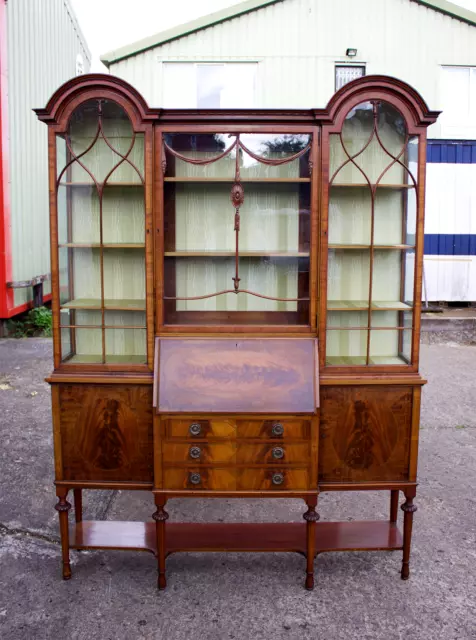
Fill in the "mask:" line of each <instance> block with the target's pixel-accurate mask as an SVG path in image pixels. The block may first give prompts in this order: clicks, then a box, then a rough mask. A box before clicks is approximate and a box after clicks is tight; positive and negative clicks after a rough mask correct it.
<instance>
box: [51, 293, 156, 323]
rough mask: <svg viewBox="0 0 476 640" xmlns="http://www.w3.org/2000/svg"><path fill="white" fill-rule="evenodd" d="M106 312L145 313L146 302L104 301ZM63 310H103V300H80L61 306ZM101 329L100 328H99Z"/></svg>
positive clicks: (128, 300) (126, 300)
mask: <svg viewBox="0 0 476 640" xmlns="http://www.w3.org/2000/svg"><path fill="white" fill-rule="evenodd" d="M104 308H105V309H106V311H145V300H131V299H112V298H105V299H104ZM61 309H99V310H100V309H101V299H100V298H99V299H97V298H78V299H77V300H70V301H69V302H64V303H63V304H62V305H61ZM99 328H100V327H99Z"/></svg>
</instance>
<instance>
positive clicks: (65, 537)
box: [55, 489, 71, 580]
mask: <svg viewBox="0 0 476 640" xmlns="http://www.w3.org/2000/svg"><path fill="white" fill-rule="evenodd" d="M56 495H57V496H58V502H57V503H56V505H55V509H56V511H57V512H58V515H59V523H60V535H61V555H62V558H63V580H69V579H70V578H71V565H70V563H69V529H68V512H69V510H70V509H71V504H70V503H69V502H68V501H67V500H66V496H67V495H68V489H58V490H57V492H56Z"/></svg>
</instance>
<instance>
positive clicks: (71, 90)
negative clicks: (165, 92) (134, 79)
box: [35, 73, 157, 130]
mask: <svg viewBox="0 0 476 640" xmlns="http://www.w3.org/2000/svg"><path fill="white" fill-rule="evenodd" d="M97 98H102V99H107V100H111V101H113V102H116V103H117V104H119V105H120V106H121V107H122V108H123V109H124V111H125V112H126V113H127V115H128V116H129V118H130V120H131V122H132V126H133V127H134V129H136V130H139V129H140V128H141V125H143V124H144V123H146V122H151V121H153V120H155V119H156V118H157V114H156V113H154V111H153V110H152V109H150V108H149V106H148V105H147V103H146V101H145V100H144V98H143V97H142V96H141V94H140V93H139V92H138V91H137V89H135V88H134V87H133V86H131V85H130V84H129V83H128V82H125V81H124V80H122V79H121V78H116V77H115V76H110V75H107V74H103V73H90V74H87V75H83V76H78V77H76V78H73V79H71V80H68V82H65V84H63V85H61V87H59V89H57V90H56V91H55V93H54V94H53V95H52V96H51V98H50V99H49V101H48V104H47V105H46V107H45V108H43V109H35V113H36V115H37V116H38V119H39V120H41V121H42V122H45V123H46V124H53V125H59V127H60V128H66V127H67V125H68V122H69V119H70V117H71V115H72V113H73V112H74V111H75V109H77V107H78V106H79V105H81V104H83V103H84V102H87V101H88V100H94V99H97Z"/></svg>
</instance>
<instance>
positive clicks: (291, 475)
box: [236, 467, 309, 491]
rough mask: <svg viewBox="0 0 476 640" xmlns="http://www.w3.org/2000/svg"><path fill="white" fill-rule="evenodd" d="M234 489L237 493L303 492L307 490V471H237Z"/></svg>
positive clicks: (274, 468)
mask: <svg viewBox="0 0 476 640" xmlns="http://www.w3.org/2000/svg"><path fill="white" fill-rule="evenodd" d="M236 488H237V490H238V491H293V490H305V489H308V488H309V471H308V470H307V469H286V468H285V467H271V468H266V469H259V468H258V469H238V471H237V487H236Z"/></svg>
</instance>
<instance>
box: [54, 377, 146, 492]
mask: <svg viewBox="0 0 476 640" xmlns="http://www.w3.org/2000/svg"><path fill="white" fill-rule="evenodd" d="M59 397H60V407H59V412H60V429H61V448H62V457H63V470H64V479H65V480H84V481H110V482H112V481H119V482H120V481H124V482H125V481H129V482H150V483H152V482H153V437H152V389H151V387H148V386H145V385H135V386H134V385H130V386H127V387H122V386H119V385H116V384H111V385H94V386H89V385H85V384H77V385H60V392H59Z"/></svg>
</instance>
